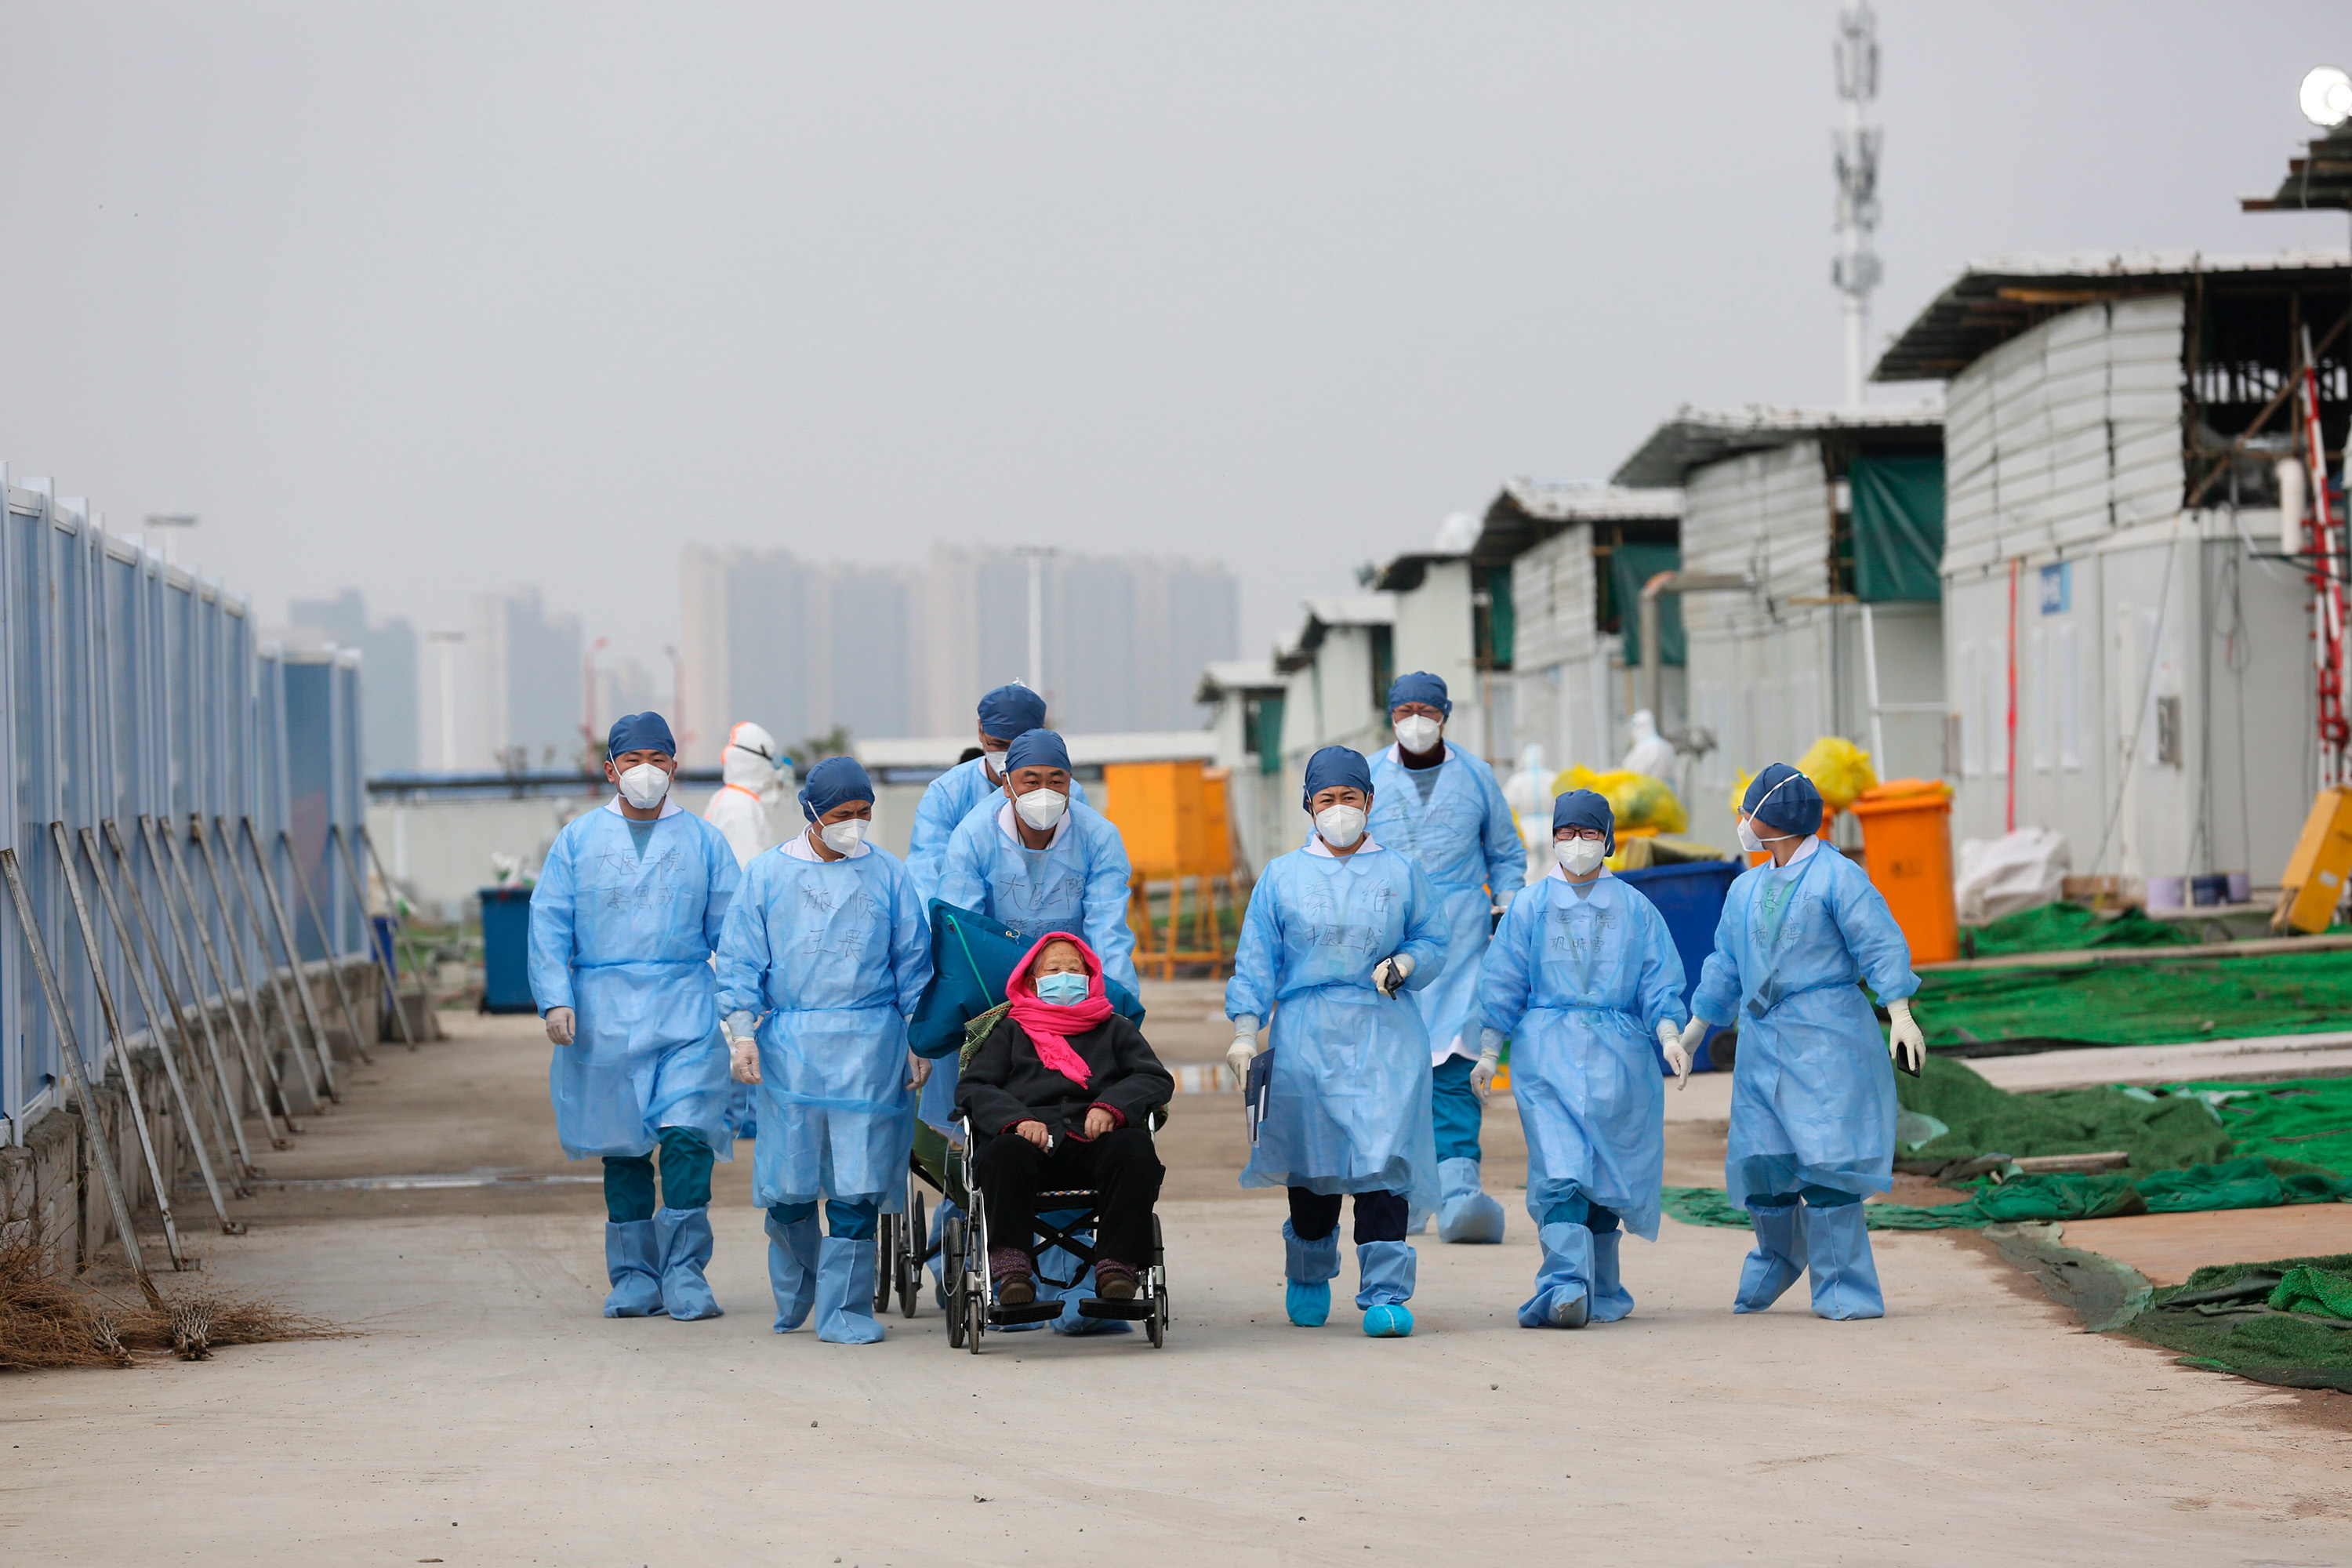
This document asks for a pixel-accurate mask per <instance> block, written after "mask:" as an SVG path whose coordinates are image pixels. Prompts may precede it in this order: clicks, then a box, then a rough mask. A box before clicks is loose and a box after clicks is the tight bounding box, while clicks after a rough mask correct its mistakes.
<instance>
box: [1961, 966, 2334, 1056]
mask: <svg viewBox="0 0 2352 1568" xmlns="http://www.w3.org/2000/svg"><path fill="white" fill-rule="evenodd" d="M1920 981H1921V984H1920V988H1919V994H1918V996H1917V997H1916V1005H1917V1007H1918V1016H1919V1023H1920V1026H1922V1027H1923V1028H1925V1029H1926V1030H1927V1042H1928V1044H1929V1045H1931V1046H1938V1047H1970V1046H1980V1045H1985V1044H1988V1043H1990V1042H1994V1041H2001V1040H2035V1041H2066V1042H2073V1043H2077V1044H2082V1045H2095V1046H2157V1045H2174V1044H2178V1043H2179V1042H2182V1041H2186V1040H2212V1039H2238V1038H2244V1037H2251V1036H2260V1035H2300V1034H2311V1033H2314V1032H2316V1031H2321V1030H2328V1029H2340V1028H2343V1027H2344V1026H2345V1025H2346V1023H2347V1020H2352V952H2308V953H2305V952H2291V953H2277V954H2273V955H2270V956H2266V957H2261V958H2223V959H2203V960H2179V961H2175V960H2168V959H2161V958H2157V959H2150V960H2147V962H2145V963H2128V964H2126V963H2117V964H2105V965H2102V964H2095V963H2082V964H2071V963H2070V964H2053V965H2051V966H2048V967H2045V968H2039V969H1967V970H1936V971H1931V972H1930V973H1927V974H1923V975H1921V976H1920Z"/></svg>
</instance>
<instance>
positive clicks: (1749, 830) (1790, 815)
mask: <svg viewBox="0 0 2352 1568" xmlns="http://www.w3.org/2000/svg"><path fill="white" fill-rule="evenodd" d="M1821 823H1822V797H1821V793H1820V792H1819V791H1818V790H1816V789H1814V788H1813V784H1812V781H1811V780H1810V779H1808V778H1806V777H1805V775H1804V774H1802V773H1799V772H1798V771H1797V770H1796V769H1794V768H1792V767H1790V766H1789V765H1788V764H1787V763H1773V764H1772V765H1771V766H1770V767H1768V768H1766V769H1765V770H1764V771H1763V772H1762V773H1759V774H1757V775H1756V778H1755V781H1754V782H1753V783H1751V784H1749V785H1748V793H1747V795H1745V796H1743V797H1742V803H1741V815H1740V818H1739V842H1740V846H1741V847H1743V848H1745V849H1747V850H1748V852H1750V853H1751V854H1752V853H1754V852H1756V851H1757V850H1759V849H1763V850H1769V851H1770V852H1771V859H1770V860H1769V861H1768V862H1766V863H1763V864H1760V865H1758V866H1754V867H1751V868H1749V869H1748V870H1747V871H1745V872H1743V873H1741V875H1740V877H1739V879H1738V881H1736V882H1734V883H1732V884H1731V893H1730V896H1729V897H1728V898H1727V899H1726V900H1724V905H1723V920H1722V922H1721V923H1720V924H1718V925H1717V927H1716V932H1715V951H1714V952H1712V953H1710V954H1708V955H1707V960H1706V964H1705V965H1704V966H1702V967H1701V969H1700V970H1699V981H1698V988H1697V989H1696V991H1694V992H1693V993H1692V994H1691V1011H1692V1014H1693V1015H1694V1016H1693V1017H1692V1019H1691V1022H1690V1025H1689V1026H1688V1027H1687V1028H1685V1030H1684V1033H1683V1043H1684V1045H1685V1046H1686V1047H1690V1048H1692V1049H1694V1050H1695V1049H1696V1048H1697V1046H1698V1039H1699V1037H1701V1036H1702V1035H1704V1034H1705V1033H1706V1026H1707V1025H1708V1024H1717V1025H1723V1024H1732V1023H1737V1024H1738V1026H1739V1052H1738V1056H1737V1057H1736V1058H1734V1061H1733V1067H1732V1074H1731V1139H1730V1148H1729V1151H1728V1152H1727V1154H1726V1156H1725V1159H1724V1164H1723V1180H1724V1186H1725V1188H1726V1190H1727V1193H1728V1195H1729V1196H1730V1199H1731V1201H1732V1202H1733V1203H1735V1204H1738V1205H1741V1206H1742V1207H1744V1208H1746V1209H1747V1210H1748V1215H1749V1216H1750V1218H1751V1219H1752V1220H1753V1221H1754V1223H1755V1226H1756V1250H1755V1251H1753V1252H1751V1253H1749V1254H1748V1261H1747V1264H1746V1266H1745V1267H1744V1268H1741V1270H1740V1273H1739V1295H1738V1300H1735V1301H1734V1302H1733V1303H1732V1309H1731V1310H1733V1311H1735V1312H1760V1311H1762V1310H1764V1309H1765V1308H1767V1307H1769V1306H1770V1305H1771V1304H1772V1303H1773V1302H1774V1301H1776V1300H1779V1299H1780V1292H1782V1291H1783V1290H1786V1289H1788V1288H1789V1287H1790V1285H1792V1284H1794V1283H1796V1279H1797V1276H1798V1275H1800V1274H1802V1273H1805V1272H1807V1271H1808V1270H1810V1271H1811V1274H1812V1277H1813V1310H1814V1311H1815V1312H1817V1313H1819V1314H1820V1315H1821V1316H1822V1317H1824V1318H1877V1317H1883V1316H1885V1311H1886V1306H1885V1300H1884V1299H1883V1298H1882V1297H1881V1296H1880V1294H1879V1289H1878V1270H1877V1268H1876V1266H1875V1265H1874V1263H1873V1262H1872V1261H1871V1256H1870V1233H1869V1232H1868V1231H1867V1230H1866V1229H1865V1228H1864V1224H1863V1215H1862V1199H1863V1196H1864V1194H1867V1193H1883V1192H1885V1191H1886V1190H1887V1188H1888V1187H1890V1186H1892V1185H1893V1184H1894V1180H1893V1172H1894V1164H1895V1070H1894V1068H1893V1067H1892V1066H1891V1065H1890V1063H1889V1060H1888V1058H1889V1057H1890V1055H1899V1056H1900V1057H1901V1058H1902V1059H1903V1063H1904V1066H1905V1067H1906V1068H1909V1069H1910V1070H1912V1071H1916V1070H1917V1069H1918V1067H1919V1062H1920V1059H1921V1058H1923V1057H1924V1056H1925V1055H1926V1053H1927V1038H1926V1037H1925V1036H1924V1035H1922V1034H1921V1033H1920V1030H1919V1026H1918V1025H1917V1023H1916V1022H1915V1021H1914V1020H1913V1019H1912V1016H1911V1001H1910V998H1911V995H1912V994H1913V993H1914V992H1916V991H1917V990H1918V989H1919V977H1918V976H1917V975H1916V974H1914V973H1911V949H1910V946H1909V944H1908V943H1906V942H1905V941H1904V940H1903V932H1902V930H1901V929H1900V928H1899V927H1897V926H1896V925H1895V917H1894V916H1893V915H1891V914H1889V913H1888V912H1887V909H1886V900H1885V899H1883V898H1881V897H1880V896H1879V893H1878V889H1875V888H1874V887H1872V886H1871V885H1870V880H1869V879H1868V878H1866V877H1865V876H1864V875H1863V872H1862V869H1861V868H1859V867H1857V866H1856V865H1854V863H1853V861H1851V860H1848V859H1847V858H1845V857H1844V856H1843V855H1842V854H1840V853H1838V851H1837V850H1836V849H1835V848H1833V847H1831V846H1830V845H1829V844H1827V843H1825V842H1823V841H1822V839H1821V838H1819V837H1816V834H1817V833H1818V831H1819V829H1820V827H1821ZM1859 981H1867V982H1868V983H1869V984H1870V988H1871V990H1872V991H1874V992H1875V993H1876V994H1877V995H1878V999H1879V1000H1880V1001H1881V1002H1882V1003H1884V1004H1885V1006H1886V1010H1887V1012H1888V1014H1889V1015H1890V1016H1892V1018H1893V1021H1894V1023H1893V1030H1892V1038H1891V1040H1890V1038H1889V1037H1888V1036H1886V1035H1882V1034H1881V1033H1879V1028H1878V1019H1877V1016H1876V1015H1875V1014H1874V1012H1873V1011H1872V1010H1871V1005H1870V1000H1869V998H1868V997H1866V996H1864V994H1862V991H1861V989H1860V988H1859V986H1858V985H1857V984H1856V983H1857V982H1859Z"/></svg>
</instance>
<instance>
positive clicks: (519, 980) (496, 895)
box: [481, 888, 539, 1013]
mask: <svg viewBox="0 0 2352 1568" xmlns="http://www.w3.org/2000/svg"><path fill="white" fill-rule="evenodd" d="M481 899H482V1011H483V1012H485V1013H536V1012H538V1011H539V1004H538V1003H536V1002H534V1001H532V1000H531V997H530V889H529V888H484V889H482V892H481Z"/></svg>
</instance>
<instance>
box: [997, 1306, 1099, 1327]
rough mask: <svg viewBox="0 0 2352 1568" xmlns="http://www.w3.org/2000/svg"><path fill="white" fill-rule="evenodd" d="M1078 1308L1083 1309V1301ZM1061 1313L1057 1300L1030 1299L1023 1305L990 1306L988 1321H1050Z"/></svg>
mask: <svg viewBox="0 0 2352 1568" xmlns="http://www.w3.org/2000/svg"><path fill="white" fill-rule="evenodd" d="M1079 1310H1081V1311H1083V1310H1085V1306H1084V1304H1083V1303H1081V1304H1080V1307H1079ZM1061 1315H1062V1303H1061V1302H1059V1301H1032V1302H1031V1303H1030V1304H1029V1305H1027V1306H1025V1307H991V1308H990V1309H989V1310H988V1321H990V1322H992V1323H1050V1322H1052V1321H1054V1320H1055V1318H1058V1317H1060V1316H1061Z"/></svg>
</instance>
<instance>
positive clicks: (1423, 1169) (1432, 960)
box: [1225, 841, 1446, 1208]
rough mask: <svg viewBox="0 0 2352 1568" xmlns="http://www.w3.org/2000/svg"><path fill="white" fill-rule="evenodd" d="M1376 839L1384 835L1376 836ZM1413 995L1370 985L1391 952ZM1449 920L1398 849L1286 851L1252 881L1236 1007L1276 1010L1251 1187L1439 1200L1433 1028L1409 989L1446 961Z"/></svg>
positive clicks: (1436, 973) (1230, 1010) (1230, 993)
mask: <svg viewBox="0 0 2352 1568" xmlns="http://www.w3.org/2000/svg"><path fill="white" fill-rule="evenodd" d="M1376 842H1377V841H1376ZM1395 952H1402V953H1405V954H1407V955H1408V956H1410V957H1411V958H1412V961H1413V966H1414V967H1413V972H1412V976H1411V977H1410V978H1409V979H1407V980H1406V982H1405V984H1404V994H1398V995H1396V996H1392V997H1391V996H1382V995H1381V994H1380V993H1379V992H1378V991H1376V990H1374V989H1373V988H1372V966H1373V965H1374V964H1376V963H1379V962H1380V961H1381V959H1383V958H1386V957H1388V956H1389V955H1390V954H1391V953H1395ZM1445 963H1446V957H1445V928H1444V921H1443V917H1442V913H1441V910H1440V907H1439V903H1438V898H1437V894H1436V892H1435V890H1434V889H1432V888H1431V887H1430V884H1429V879H1428V877H1427V876H1425V875H1424V874H1423V871H1422V868H1420V867H1419V866H1418V865H1416V864H1414V863H1413V862H1412V860H1411V859H1409V858H1406V857H1405V856H1403V855H1401V854H1399V853H1397V852H1396V851H1395V850H1393V849H1390V848H1387V847H1384V846H1381V847H1365V848H1362V849H1359V850H1357V851H1356V853H1354V854H1353V855H1347V856H1338V855H1330V854H1318V853H1317V852H1316V849H1315V848H1314V847H1309V848H1306V849H1294V850H1292V851H1291V852H1290V853H1289V854H1287V855H1283V856H1278V857H1276V858H1275V859H1274V860H1273V861H1272V862H1270V863H1269V864H1268V865H1267V866H1266V868H1265V873H1264V874H1263V875H1262V876H1260V877H1259V878H1258V881H1257V886H1256V887H1255V889H1252V890H1251V893H1250V901H1249V911H1248V913H1246V914H1245V915H1244V916H1243V917H1242V934H1241V947H1240V951H1239V952H1237V953H1236V954H1235V956H1234V977H1233V979H1232V981H1231V982H1230V983H1228V984H1227V985H1226V986H1225V1016H1227V1017H1239V1016H1242V1015H1243V1014H1245V1013H1246V1014H1253V1015H1255V1016H1258V1017H1260V1018H1264V1017H1265V1016H1267V1015H1269V1014H1271V1015H1272V1016H1273V1019H1274V1030H1273V1034H1272V1036H1271V1037H1270V1039H1269V1043H1268V1046H1267V1048H1268V1049H1269V1050H1271V1051H1272V1052H1273V1053H1274V1061H1273V1066H1272V1068H1271V1071H1272V1074H1273V1077H1272V1080H1271V1083H1270V1086H1269V1089H1268V1091H1267V1097H1266V1098H1267V1105H1266V1112H1265V1121H1263V1122H1262V1123H1261V1125H1260V1126H1259V1129H1258V1142H1257V1147H1256V1149H1255V1150H1254V1151H1253V1152H1251V1154H1250V1162H1249V1164H1248V1166H1247V1168H1245V1169H1244V1171H1243V1172H1242V1185H1244V1186H1245V1187H1304V1188H1306V1189H1307V1191H1309V1192H1314V1193H1324V1194H1330V1193H1380V1192H1391V1193H1403V1194H1406V1196H1407V1197H1408V1198H1409V1199H1410V1200H1411V1201H1412V1202H1413V1203H1416V1204H1419V1205H1421V1206H1423V1207H1424V1208H1433V1207H1434V1206H1435V1205H1436V1202H1437V1147H1436V1142H1435V1139H1434V1137H1433V1134H1432V1132H1431V1129H1430V1121H1429V1036H1428V1033H1427V1032H1426V1031H1425V1030H1424V1029H1423V1027H1422V1022H1421V1012H1420V1009H1419V1008H1418V1007H1416V1006H1415V1005H1414V1004H1413V998H1412V995H1411V994H1410V993H1412V992H1414V991H1418V990H1421V989H1423V988H1424V987H1426V986H1428V985H1430V984H1433V983H1434V982H1435V981H1437V980H1439V979H1440V978H1442V977H1443V976H1444V972H1445Z"/></svg>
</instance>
